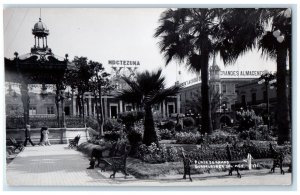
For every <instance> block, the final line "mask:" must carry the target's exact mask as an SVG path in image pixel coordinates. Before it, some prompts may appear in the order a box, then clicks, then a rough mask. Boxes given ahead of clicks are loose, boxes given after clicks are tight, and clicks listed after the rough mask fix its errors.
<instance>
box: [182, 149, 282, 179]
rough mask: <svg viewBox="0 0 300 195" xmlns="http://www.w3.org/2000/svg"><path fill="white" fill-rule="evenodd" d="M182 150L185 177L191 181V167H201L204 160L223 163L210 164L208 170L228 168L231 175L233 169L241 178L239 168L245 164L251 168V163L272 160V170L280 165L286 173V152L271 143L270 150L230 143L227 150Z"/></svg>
mask: <svg viewBox="0 0 300 195" xmlns="http://www.w3.org/2000/svg"><path fill="white" fill-rule="evenodd" d="M181 150H182V153H181V154H182V159H183V165H184V174H183V179H186V176H187V175H188V176H189V179H190V181H192V178H191V167H192V166H195V167H197V166H198V167H200V168H201V166H199V164H200V165H201V163H203V162H206V163H208V164H210V162H219V165H221V166H217V165H216V166H212V165H211V166H208V167H209V168H208V172H209V169H213V168H220V167H221V168H222V169H228V170H229V173H228V175H230V176H231V175H232V173H233V171H236V173H237V177H239V178H241V174H240V173H239V170H240V169H241V168H242V167H245V166H244V165H246V164H247V165H248V168H250V169H251V167H252V164H251V163H260V162H266V161H271V162H273V165H272V168H271V172H275V168H276V167H277V166H278V167H279V168H280V173H281V174H284V171H283V169H282V165H283V159H284V154H283V153H280V152H278V151H276V150H275V149H274V148H273V146H272V144H270V145H269V149H268V150H259V149H257V150H256V151H254V150H253V149H252V150H251V149H250V147H242V148H235V147H230V146H229V145H227V146H226V148H225V150H224V149H220V150H218V152H211V151H210V148H208V149H206V150H205V151H197V152H189V153H187V152H186V151H184V149H183V148H182V149H181ZM251 152H253V153H254V154H255V158H253V157H252V156H251ZM199 162H200V163H199ZM220 162H221V164H220ZM212 164H214V163H212ZM202 167H205V166H202ZM211 167H213V168H211Z"/></svg>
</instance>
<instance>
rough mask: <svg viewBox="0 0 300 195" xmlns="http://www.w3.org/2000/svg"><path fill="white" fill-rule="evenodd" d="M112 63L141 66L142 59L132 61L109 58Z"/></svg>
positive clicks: (109, 62)
mask: <svg viewBox="0 0 300 195" xmlns="http://www.w3.org/2000/svg"><path fill="white" fill-rule="evenodd" d="M108 64H110V65H120V66H130V65H132V66H139V65H140V61H130V60H108Z"/></svg>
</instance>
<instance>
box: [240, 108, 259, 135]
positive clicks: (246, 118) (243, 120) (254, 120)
mask: <svg viewBox="0 0 300 195" xmlns="http://www.w3.org/2000/svg"><path fill="white" fill-rule="evenodd" d="M236 118H237V121H238V123H239V130H240V131H243V130H249V129H250V128H252V127H254V126H256V125H260V124H262V122H263V120H262V117H261V116H257V115H256V114H255V112H254V110H243V111H241V112H239V111H238V112H237V113H236Z"/></svg>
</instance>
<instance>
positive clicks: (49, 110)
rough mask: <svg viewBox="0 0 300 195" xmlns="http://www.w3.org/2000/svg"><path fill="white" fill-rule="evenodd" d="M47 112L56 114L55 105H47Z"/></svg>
mask: <svg viewBox="0 0 300 195" xmlns="http://www.w3.org/2000/svg"><path fill="white" fill-rule="evenodd" d="M47 114H54V107H53V106H48V107H47Z"/></svg>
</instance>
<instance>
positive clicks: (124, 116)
mask: <svg viewBox="0 0 300 195" xmlns="http://www.w3.org/2000/svg"><path fill="white" fill-rule="evenodd" d="M119 118H120V120H121V121H122V123H123V124H124V125H125V127H126V131H127V132H129V131H131V130H132V129H133V126H134V124H135V123H136V122H137V121H139V120H141V119H143V118H144V112H141V111H130V112H123V113H121V114H119Z"/></svg>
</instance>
